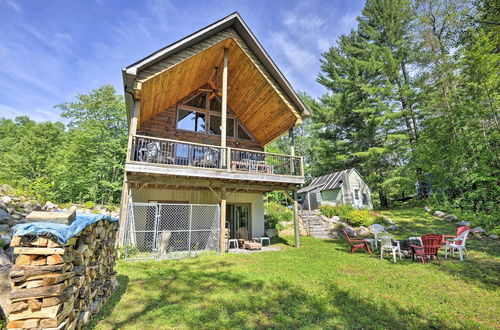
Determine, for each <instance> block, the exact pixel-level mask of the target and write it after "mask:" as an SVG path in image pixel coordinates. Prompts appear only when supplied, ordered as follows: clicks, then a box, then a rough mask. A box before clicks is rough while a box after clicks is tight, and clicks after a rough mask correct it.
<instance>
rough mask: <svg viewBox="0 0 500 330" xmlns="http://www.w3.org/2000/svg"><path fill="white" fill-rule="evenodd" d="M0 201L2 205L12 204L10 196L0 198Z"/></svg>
mask: <svg viewBox="0 0 500 330" xmlns="http://www.w3.org/2000/svg"><path fill="white" fill-rule="evenodd" d="M1 201H2V203H4V204H9V203H10V202H12V197H10V196H2V199H1Z"/></svg>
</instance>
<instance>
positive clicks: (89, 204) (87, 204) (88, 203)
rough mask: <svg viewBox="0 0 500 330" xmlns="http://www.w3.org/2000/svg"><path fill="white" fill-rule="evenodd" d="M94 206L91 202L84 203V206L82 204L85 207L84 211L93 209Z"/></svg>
mask: <svg viewBox="0 0 500 330" xmlns="http://www.w3.org/2000/svg"><path fill="white" fill-rule="evenodd" d="M95 205H96V204H95V203H94V202H92V201H89V202H85V204H83V206H85V208H86V209H93V208H94V206H95Z"/></svg>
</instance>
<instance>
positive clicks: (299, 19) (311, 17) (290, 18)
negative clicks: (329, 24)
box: [283, 12, 325, 30]
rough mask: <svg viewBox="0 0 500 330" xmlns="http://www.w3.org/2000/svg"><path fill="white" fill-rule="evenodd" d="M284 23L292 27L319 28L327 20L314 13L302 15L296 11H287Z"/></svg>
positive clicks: (299, 28) (300, 28)
mask: <svg viewBox="0 0 500 330" xmlns="http://www.w3.org/2000/svg"><path fill="white" fill-rule="evenodd" d="M284 16H285V19H284V20H283V24H285V25H286V26H287V27H289V28H291V29H297V30H302V29H306V30H317V29H319V28H321V27H322V26H323V25H324V24H325V20H324V19H322V18H321V17H319V16H318V15H316V14H314V13H307V14H305V15H300V14H299V13H295V12H286V13H285V15H284Z"/></svg>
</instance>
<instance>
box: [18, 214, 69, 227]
mask: <svg viewBox="0 0 500 330" xmlns="http://www.w3.org/2000/svg"><path fill="white" fill-rule="evenodd" d="M75 216H76V214H75V211H73V212H69V211H66V212H43V211H33V212H31V213H30V214H28V216H27V217H26V221H27V222H39V221H41V222H52V223H62V224H65V225H70V224H71V223H72V222H73V220H74V219H75Z"/></svg>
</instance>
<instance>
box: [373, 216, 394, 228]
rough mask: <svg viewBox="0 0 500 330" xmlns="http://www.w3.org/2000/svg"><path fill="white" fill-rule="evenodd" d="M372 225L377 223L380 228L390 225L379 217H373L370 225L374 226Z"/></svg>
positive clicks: (383, 218)
mask: <svg viewBox="0 0 500 330" xmlns="http://www.w3.org/2000/svg"><path fill="white" fill-rule="evenodd" d="M372 216H373V215H372ZM374 223H378V224H379V225H382V226H390V225H391V224H390V223H389V221H387V219H386V218H385V217H383V216H381V215H374V218H373V220H372V224H374Z"/></svg>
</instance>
